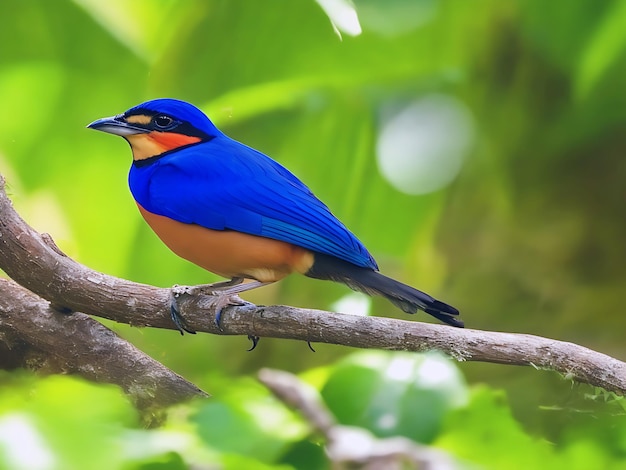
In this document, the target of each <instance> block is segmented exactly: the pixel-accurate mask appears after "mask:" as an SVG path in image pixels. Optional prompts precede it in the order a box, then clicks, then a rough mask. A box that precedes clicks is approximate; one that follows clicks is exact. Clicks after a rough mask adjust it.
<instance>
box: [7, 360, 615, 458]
mask: <svg viewBox="0 0 626 470" xmlns="http://www.w3.org/2000/svg"><path fill="white" fill-rule="evenodd" d="M303 377H305V378H307V380H313V383H315V384H316V385H315V386H316V387H317V388H318V389H319V390H320V392H321V394H322V396H323V397H324V401H325V403H326V405H327V406H328V407H330V408H331V409H332V410H333V412H334V413H335V415H336V416H337V418H338V419H339V421H340V423H341V424H343V425H352V426H360V427H364V428H365V429H368V430H370V431H371V432H373V433H375V434H377V435H378V436H380V437H383V438H384V437H389V436H398V435H404V436H406V437H409V438H411V439H414V440H417V441H420V442H423V443H428V444H429V445H434V446H436V447H437V448H439V449H440V450H443V451H446V452H448V453H450V455H452V456H453V457H454V458H455V459H456V460H457V461H458V462H459V465H461V468H465V467H467V468H476V466H477V465H478V466H480V468H493V469H500V468H510V469H517V468H519V469H524V468H551V469H553V468H556V469H558V468H568V469H580V470H584V469H588V468H607V469H611V468H616V469H617V468H621V465H622V462H623V459H624V458H626V422H625V421H624V412H623V410H622V407H621V403H620V401H621V400H615V399H612V398H610V397H608V400H609V401H608V402H606V400H607V395H605V394H598V395H590V396H589V397H588V400H587V401H589V399H591V403H592V404H593V402H594V401H600V402H602V403H601V405H602V406H598V407H596V408H595V409H593V411H592V410H591V409H588V410H587V412H585V413H580V412H576V411H575V410H566V411H567V413H568V414H569V415H570V416H571V417H574V418H575V419H570V422H569V426H568V430H567V432H566V433H564V434H563V435H562V436H560V437H559V438H558V439H557V440H556V441H552V442H549V441H547V440H546V439H545V438H541V437H540V436H534V435H532V434H531V433H529V432H528V431H527V430H526V429H525V428H524V426H522V425H521V424H520V423H519V422H518V421H517V420H516V419H515V417H514V416H513V414H512V412H511V409H510V407H509V404H508V401H507V398H506V394H505V393H504V392H502V391H496V390H493V389H490V388H488V387H486V386H478V387H474V388H472V389H468V387H467V385H465V383H464V381H463V379H462V377H461V375H460V371H459V370H458V368H457V367H456V366H455V364H454V363H453V362H452V361H450V360H449V359H445V358H443V357H441V356H440V355H437V354H407V353H401V352H393V353H392V352H374V351H371V352H364V353H356V354H352V355H350V356H347V357H346V358H345V359H343V360H342V361H340V362H339V363H337V364H335V365H333V366H328V367H326V368H325V370H320V369H317V370H315V371H311V372H308V373H306V374H304V376H303ZM0 383H1V384H2V388H1V389H0V469H4V468H6V469H7V470H8V469H10V470H20V469H28V470H32V469H57V468H58V469H61V468H62V469H64V470H66V469H70V470H71V469H79V468H90V469H91V468H93V469H98V468H103V469H105V468H106V469H111V470H114V469H123V470H129V469H141V470H158V469H168V470H170V469H173V470H176V469H187V468H190V466H192V465H207V464H211V465H219V466H220V467H219V468H224V469H238V468H252V469H270V468H272V469H284V470H287V469H290V468H294V469H295V468H297V469H304V470H306V469H320V468H328V463H327V460H326V457H325V455H324V452H323V447H322V445H323V442H320V441H319V436H315V435H311V434H310V431H309V430H308V425H307V424H306V423H304V422H303V421H302V419H301V418H300V417H299V416H296V415H294V414H293V413H292V412H290V411H289V410H287V409H286V408H285V406H284V405H283V404H282V403H279V402H278V401H277V400H276V399H275V398H273V397H272V396H270V394H269V392H268V391H267V390H265V389H264V388H263V387H261V386H260V385H259V384H258V383H256V382H255V381H252V380H249V379H240V380H234V381H232V380H231V381H224V382H223V383H221V384H218V386H217V389H218V391H219V394H217V395H216V397H214V398H211V399H206V400H197V401H195V402H193V403H191V404H189V405H185V406H179V407H176V408H174V409H172V410H170V413H169V419H168V422H167V423H166V424H165V425H163V426H162V427H161V428H159V429H152V430H147V429H141V428H138V422H139V420H138V419H137V415H136V412H135V411H134V410H133V408H132V407H131V405H130V403H129V402H128V400H127V399H126V398H125V397H124V396H123V394H122V393H121V392H120V391H119V390H118V389H117V388H115V387H113V386H110V385H95V384H91V383H86V382H85V381H83V380H79V379H76V378H72V377H63V376H52V377H47V378H38V377H35V376H32V375H30V374H26V373H19V374H6V373H5V374H3V375H1V376H0ZM607 405H608V406H607Z"/></svg>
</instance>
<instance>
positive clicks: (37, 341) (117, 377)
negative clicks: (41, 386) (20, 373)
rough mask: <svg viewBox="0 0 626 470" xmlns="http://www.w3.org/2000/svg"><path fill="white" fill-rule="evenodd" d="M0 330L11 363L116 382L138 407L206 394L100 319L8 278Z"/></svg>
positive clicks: (0, 284)
mask: <svg viewBox="0 0 626 470" xmlns="http://www.w3.org/2000/svg"><path fill="white" fill-rule="evenodd" d="M0 331H1V332H2V336H0V344H2V343H4V346H5V349H6V350H7V351H8V352H9V353H10V352H11V351H12V350H15V349H17V351H18V354H19V357H15V358H12V361H11V362H12V366H13V367H25V368H29V369H36V370H43V371H47V372H67V373H75V374H80V375H82V376H83V377H86V378H88V379H90V380H94V381H96V382H108V383H114V384H118V385H120V386H121V387H122V388H123V389H124V391H125V392H126V393H128V394H129V395H130V396H131V397H132V398H133V400H134V401H135V403H136V405H137V406H138V407H139V408H140V409H143V410H144V411H155V410H158V409H160V408H163V407H166V406H168V405H172V404H175V403H179V402H182V401H185V400H189V399H190V398H193V397H198V396H207V395H206V394H205V393H204V392H202V391H201V390H200V389H198V387H196V386H195V385H193V384H192V383H190V382H188V381H186V380H185V379H183V378H182V377H180V376H179V375H177V374H175V373H174V372H172V371H170V370H169V369H167V368H166V367H165V366H163V365H161V364H160V363H159V362H157V361H155V360H154V359H152V358H151V357H149V356H147V355H146V354H144V353H143V352H141V351H139V350H138V349H137V348H135V347H134V346H133V345H131V344H130V343H128V342H126V341H125V340H123V339H122V338H120V337H119V336H117V335H116V334H115V333H114V332H113V331H111V330H109V329H108V328H106V327H105V326H104V325H102V324H101V323H99V322H97V321H95V320H93V319H91V318H89V317H88V316H87V315H85V314H82V313H74V314H72V315H67V314H64V313H60V312H58V311H56V310H54V309H53V308H52V307H51V306H50V304H49V303H48V302H46V301H45V300H43V299H41V298H40V297H38V296H36V295H35V294H33V293H32V292H30V291H28V290H26V289H25V288H23V287H21V286H20V285H18V284H16V283H15V282H13V281H10V280H8V279H0ZM3 359H4V358H3Z"/></svg>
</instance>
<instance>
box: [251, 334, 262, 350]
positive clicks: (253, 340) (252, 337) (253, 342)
mask: <svg viewBox="0 0 626 470" xmlns="http://www.w3.org/2000/svg"><path fill="white" fill-rule="evenodd" d="M248 339H249V340H250V341H252V346H251V347H250V349H248V352H250V351H252V350H254V348H256V345H257V344H259V340H260V339H261V338H259V337H258V336H255V335H248Z"/></svg>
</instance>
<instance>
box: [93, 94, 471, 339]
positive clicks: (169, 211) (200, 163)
mask: <svg viewBox="0 0 626 470" xmlns="http://www.w3.org/2000/svg"><path fill="white" fill-rule="evenodd" d="M89 127H90V128H92V129H98V130H101V131H103V132H109V133H111V134H116V135H120V136H123V137H124V138H125V139H126V140H127V141H128V142H129V143H130V144H131V148H132V150H133V165H132V167H131V170H130V175H129V183H130V188H131V191H132V193H133V196H134V197H135V200H136V201H137V202H138V203H139V204H140V205H141V206H142V207H143V208H144V209H146V210H147V212H144V217H146V220H147V221H148V223H150V220H153V219H151V217H153V216H152V215H150V216H147V215H146V214H157V215H161V216H164V217H165V218H166V219H164V220H167V218H169V219H173V220H176V221H178V222H182V223H184V224H196V225H199V226H202V227H205V228H208V229H213V230H229V231H233V232H243V233H246V234H250V235H256V236H260V237H266V238H269V239H274V240H281V241H284V242H287V243H290V244H292V245H297V246H299V247H302V248H305V249H306V250H307V251H305V252H304V254H302V253H301V254H300V257H299V258H297V259H296V260H295V261H294V259H291V258H290V256H291V253H293V252H292V251H291V250H290V249H289V250H288V253H284V252H280V255H278V256H276V257H275V258H271V259H269V260H268V259H267V258H265V259H263V261H261V262H259V261H258V258H257V255H258V252H256V251H254V250H252V251H245V250H244V248H246V247H244V246H243V245H241V248H242V250H241V252H238V247H233V246H228V245H217V246H218V247H216V245H211V247H212V248H210V249H209V251H208V252H205V251H203V249H204V247H205V246H208V245H210V244H207V239H203V241H201V242H200V244H199V245H197V246H196V245H189V244H190V243H193V242H192V241H191V240H194V239H193V237H191V238H187V235H188V234H189V232H188V231H187V228H189V227H186V226H182V227H186V228H185V229H184V230H181V229H180V228H177V229H176V230H178V232H176V231H173V229H171V228H169V229H167V230H163V229H157V228H155V227H153V228H154V229H155V232H157V235H159V236H161V234H167V236H168V237H171V238H169V240H170V243H173V244H174V245H176V244H177V243H178V242H179V241H181V242H182V244H181V245H177V246H179V247H184V248H180V249H181V251H180V252H179V251H177V250H176V249H174V248H172V249H173V250H174V251H175V252H177V253H179V254H180V255H181V256H183V257H184V258H186V259H188V260H190V261H192V262H195V263H196V264H199V265H201V266H204V264H203V263H201V262H198V261H202V259H203V258H202V257H203V256H204V255H205V254H206V255H208V257H210V258H212V259H217V258H220V256H219V255H224V254H225V255H226V256H225V257H224V256H222V257H221V259H222V260H226V261H225V262H223V264H222V265H220V266H218V265H217V264H216V265H211V267H212V268H214V269H215V272H218V273H219V272H220V271H218V270H217V267H220V269H223V271H222V272H224V273H228V276H231V277H232V278H233V279H232V280H231V281H230V282H229V286H230V287H228V288H227V289H226V290H225V291H223V296H224V298H225V299H228V298H229V296H230V295H232V294H235V293H241V292H243V291H245V290H248V289H251V288H255V287H258V286H259V284H263V283H264V282H274V281H276V280H279V279H281V278H282V277H284V276H285V275H287V274H289V273H290V272H293V270H294V269H296V268H297V270H298V272H301V273H302V274H304V275H306V276H308V277H311V278H316V279H324V280H331V281H335V282H341V283H343V284H346V285H347V286H349V287H351V288H352V289H354V290H357V291H359V292H364V293H366V294H369V295H380V296H383V297H385V298H387V299H389V300H390V301H391V302H392V303H393V304H394V305H396V306H398V307H399V308H401V309H402V310H403V311H405V312H407V313H415V312H416V311H417V310H418V309H421V310H424V311H425V312H426V313H428V314H430V315H432V316H434V317H435V318H437V319H439V320H441V321H443V322H445V323H447V324H449V325H453V326H457V327H462V326H463V322H462V321H461V320H459V319H457V318H455V317H456V316H458V314H459V311H458V310H457V309H456V308H455V307H453V306H451V305H448V304H446V303H443V302H441V301H439V300H437V299H435V298H433V297H431V296H430V295H428V294H426V293H424V292H422V291H420V290H417V289H415V288H413V287H411V286H408V285H406V284H403V283H401V282H398V281H396V280H395V279H392V278H389V277H387V276H384V275H382V274H381V273H379V272H378V266H377V265H376V261H374V258H372V256H371V255H370V254H369V253H368V251H367V249H366V248H365V247H364V246H363V244H362V243H361V242H360V241H359V240H358V239H357V238H356V237H355V236H354V235H353V234H352V233H351V232H350V231H349V230H348V229H347V228H346V227H345V226H344V225H343V224H342V223H341V222H340V221H339V220H337V218H336V217H335V216H334V215H333V214H332V213H331V212H330V210H329V209H328V207H326V206H325V205H324V204H323V203H322V202H321V201H320V200H319V199H317V198H316V197H315V196H314V195H313V193H312V192H311V190H310V189H309V188H308V187H306V186H305V185H304V183H302V182H301V181H300V180H299V179H298V178H296V177H295V176H294V175H293V174H292V173H291V172H289V171H288V170H287V169H286V168H284V167H283V166H281V165H280V164H279V163H277V162H275V161H274V160H272V159H271V158H269V157H267V156H266V155H264V154H262V153H261V152H259V151H257V150H254V149H252V148H250V147H247V146H245V145H243V144H241V143H239V142H236V141H234V140H232V139H230V138H229V137H227V136H226V135H224V134H223V133H222V132H220V131H219V130H218V129H217V128H216V127H215V126H214V125H213V123H212V122H211V121H210V120H209V119H208V118H207V117H206V116H205V115H204V113H202V111H200V110H199V109H198V108H196V107H195V106H193V105H191V104H188V103H185V102H184V101H179V100H172V99H158V100H153V101H148V102H146V103H142V104H140V105H138V106H135V107H134V108H131V109H129V110H128V111H126V112H125V113H124V114H121V115H117V116H113V117H109V118H102V119H99V120H97V121H94V122H92V123H91V124H89ZM176 227H178V225H176ZM161 230H163V231H161ZM168 230H172V231H169V232H168ZM203 233H205V234H206V233H209V232H207V231H203ZM219 235H220V236H219V237H216V238H221V239H222V241H223V240H224V237H221V235H224V236H225V237H226V238H228V235H227V234H219ZM211 236H212V237H213V236H215V234H214V233H212V235H211ZM231 239H232V237H231ZM249 240H250V238H248V239H247V241H238V242H237V243H249ZM164 241H166V240H164ZM255 242H257V243H258V242H259V240H255ZM166 243H168V242H167V241H166ZM264 243H265V245H264V246H266V247H267V241H264ZM270 245H271V246H273V247H275V246H277V245H280V244H276V243H270ZM168 246H169V245H168ZM189 246H191V247H192V250H191V251H188V250H189ZM222 246H228V247H227V248H226V249H225V251H226V253H218V252H217V251H219V250H220V249H221V247H222ZM170 247H171V246H170ZM196 247H197V248H198V249H199V250H200V253H201V254H200V255H198V254H197V253H196V252H194V251H193V248H196ZM248 248H249V246H248ZM265 249H266V248H263V250H265ZM211 250H213V251H211ZM296 251H297V250H296ZM181 252H182V253H186V255H185V254H181ZM309 252H312V254H313V256H310V255H311V253H309ZM242 253H243V257H244V258H247V259H244V260H243V261H242V259H241V257H239V258H238V261H236V262H235V261H234V260H235V259H236V258H237V255H241V254H242ZM213 257H215V258H213ZM228 262H232V263H234V264H232V265H229V264H228ZM248 262H250V263H260V264H252V265H250V266H248V265H247V264H246V263H248ZM299 262H305V263H306V262H308V263H310V264H305V265H298V266H297V263H299ZM237 263H239V264H237ZM276 266H287V270H286V271H285V270H282V271H281V270H280V269H278V270H276V271H274V269H277V268H276ZM303 266H305V267H303ZM249 268H250V269H261V270H264V269H269V272H270V274H271V276H267V273H265V277H264V278H262V279H261V278H259V277H256V276H257V275H258V273H257V272H252V273H251V272H250V271H247V270H248V269H249ZM207 269H209V270H212V269H211V268H207ZM242 269H243V271H242ZM233 273H234V274H233ZM242 273H243V274H242ZM243 277H248V278H249V279H256V281H257V282H251V283H248V284H241V285H237V283H238V282H240V281H241V280H242V279H243ZM211 287H212V288H213V287H214V286H211ZM222 287H224V288H226V287H225V286H222ZM220 309H221V307H219V308H217V314H216V318H219V312H220V311H221V310H220ZM171 314H172V319H173V321H174V323H175V324H176V326H177V327H178V328H179V329H180V330H181V331H183V330H186V331H189V329H186V328H185V325H184V322H183V321H182V320H181V317H180V314H179V312H178V311H177V310H176V308H175V302H173V303H172V311H171Z"/></svg>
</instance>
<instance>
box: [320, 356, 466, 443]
mask: <svg viewBox="0 0 626 470" xmlns="http://www.w3.org/2000/svg"><path fill="white" fill-rule="evenodd" d="M466 393H467V392H466V387H465V383H464V381H463V379H462V377H461V374H460V373H459V371H458V369H457V368H456V367H455V366H454V365H453V363H452V362H451V361H450V360H448V359H446V358H444V357H443V356H441V355H440V354H437V353H428V354H414V353H403V352H395V353H391V352H361V353H356V354H353V355H351V356H349V357H348V358H346V359H345V360H343V361H341V362H339V363H338V364H337V366H335V367H334V368H333V369H332V371H331V374H330V376H329V378H328V381H327V382H326V384H325V385H324V387H323V389H322V396H323V397H324V400H325V401H326V403H327V405H328V406H329V408H330V409H331V410H332V412H333V413H334V414H335V416H336V417H337V418H338V419H339V421H340V422H341V423H342V424H347V425H353V426H361V427H365V428H367V429H369V430H370V431H372V432H374V433H375V434H376V435H378V436H380V437H387V436H397V435H403V436H406V437H409V438H411V439H414V440H416V441H419V442H430V441H431V440H432V439H433V438H434V437H435V436H436V435H437V434H438V432H439V428H440V426H441V424H442V422H443V419H444V417H445V416H446V415H447V413H448V412H449V411H450V410H451V409H454V408H456V407H458V406H460V405H462V404H463V403H464V401H465V398H466Z"/></svg>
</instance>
